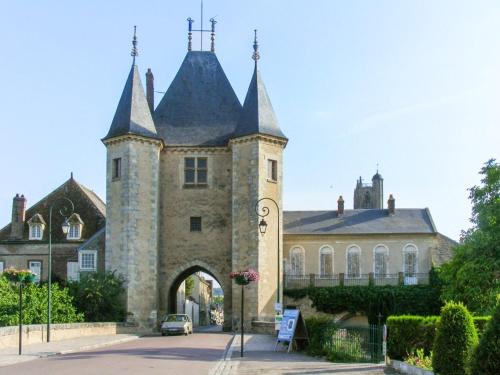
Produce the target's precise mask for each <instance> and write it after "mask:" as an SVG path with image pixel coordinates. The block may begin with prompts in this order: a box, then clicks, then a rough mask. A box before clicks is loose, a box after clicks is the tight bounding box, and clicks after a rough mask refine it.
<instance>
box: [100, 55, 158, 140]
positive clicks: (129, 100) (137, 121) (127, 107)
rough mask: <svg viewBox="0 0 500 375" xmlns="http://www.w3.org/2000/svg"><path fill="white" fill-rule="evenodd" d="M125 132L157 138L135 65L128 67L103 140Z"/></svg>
mask: <svg viewBox="0 0 500 375" xmlns="http://www.w3.org/2000/svg"><path fill="white" fill-rule="evenodd" d="M126 134H135V135H141V136H144V137H149V138H158V135H157V134H156V129H155V125H154V122H153V118H152V117H151V111H150V110H149V106H148V102H147V100H146V96H145V95H144V89H143V87H142V83H141V77H140V75H139V70H138V69H137V66H136V65H132V68H131V69H130V73H129V75H128V78H127V82H126V83H125V87H124V88H123V92H122V96H121V98H120V101H119V103H118V107H117V108H116V112H115V116H114V117H113V121H112V122H111V127H110V128H109V132H108V134H107V135H106V137H104V140H106V139H110V138H114V137H118V136H120V135H126Z"/></svg>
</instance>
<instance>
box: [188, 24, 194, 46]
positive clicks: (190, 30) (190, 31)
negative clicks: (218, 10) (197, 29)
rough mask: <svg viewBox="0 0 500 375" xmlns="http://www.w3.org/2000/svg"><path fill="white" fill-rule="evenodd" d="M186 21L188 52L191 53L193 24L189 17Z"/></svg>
mask: <svg viewBox="0 0 500 375" xmlns="http://www.w3.org/2000/svg"><path fill="white" fill-rule="evenodd" d="M187 21H188V25H189V26H188V51H191V50H192V49H193V22H194V20H193V19H192V18H191V17H189V18H188V19H187Z"/></svg>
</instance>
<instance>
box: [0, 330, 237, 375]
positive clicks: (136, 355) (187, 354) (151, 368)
mask: <svg viewBox="0 0 500 375" xmlns="http://www.w3.org/2000/svg"><path fill="white" fill-rule="evenodd" d="M230 339H231V335H229V334H222V333H195V334H193V335H189V336H168V337H161V336H155V337H145V338H141V339H137V340H134V341H131V342H127V343H123V344H119V345H114V346H110V347H107V348H103V349H98V350H90V351H85V352H79V353H73V354H67V355H61V356H55V357H49V358H44V359H39V360H34V361H30V362H26V363H20V364H17V365H12V366H7V367H2V368H0V374H2V375H4V374H5V375H10V374H12V375H14V374H15V375H21V374H30V375H36V374H50V375H62V374H64V375H66V374H71V375H84V374H89V375H90V374H92V375H107V374H110V375H112V374H120V375H123V374H162V375H168V374H172V375H174V374H175V375H191V374H193V375H198V374H207V373H208V372H209V370H210V369H211V368H213V367H214V366H215V365H216V364H217V362H218V361H219V360H220V359H221V358H222V355H223V354H224V351H225V349H226V346H227V344H228V343H229V341H230Z"/></svg>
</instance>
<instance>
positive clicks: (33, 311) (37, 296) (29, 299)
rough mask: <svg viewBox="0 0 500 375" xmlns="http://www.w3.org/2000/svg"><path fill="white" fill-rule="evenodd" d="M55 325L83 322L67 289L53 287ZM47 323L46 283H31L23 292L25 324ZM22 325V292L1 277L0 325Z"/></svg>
mask: <svg viewBox="0 0 500 375" xmlns="http://www.w3.org/2000/svg"><path fill="white" fill-rule="evenodd" d="M51 292H52V293H51V298H52V315H51V317H52V322H53V323H76V322H81V321H83V314H80V313H77V310H76V308H75V306H74V304H73V298H72V297H71V295H70V294H69V291H68V289H67V288H61V287H60V286H59V285H58V284H52V287H51ZM46 322H47V284H42V285H39V284H31V285H28V286H26V287H25V288H24V290H23V324H42V323H46ZM17 324H19V290H18V288H17V286H15V285H12V284H10V283H9V282H8V281H7V279H6V278H5V277H0V326H12V325H17Z"/></svg>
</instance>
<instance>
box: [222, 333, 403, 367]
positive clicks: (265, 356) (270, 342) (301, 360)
mask: <svg viewBox="0 0 500 375" xmlns="http://www.w3.org/2000/svg"><path fill="white" fill-rule="evenodd" d="M275 340H276V339H275V337H272V336H267V335H250V334H249V335H245V348H244V357H243V358H241V357H240V336H239V335H236V336H235V338H234V340H233V343H232V345H231V348H230V349H229V351H228V353H227V357H226V361H225V366H224V367H223V371H222V372H221V374H224V375H236V374H238V375H240V374H241V375H256V374H266V375H285V374H286V375H292V374H321V375H328V374H334V375H355V374H362V375H396V374H397V372H395V371H393V370H392V369H390V368H388V367H387V366H385V365H383V364H372V363H352V364H349V363H331V362H328V361H325V360H323V359H319V358H314V357H310V356H307V355H304V354H299V353H287V352H286V351H285V349H281V351H278V352H275V351H274V347H275V343H276V341H275Z"/></svg>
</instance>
